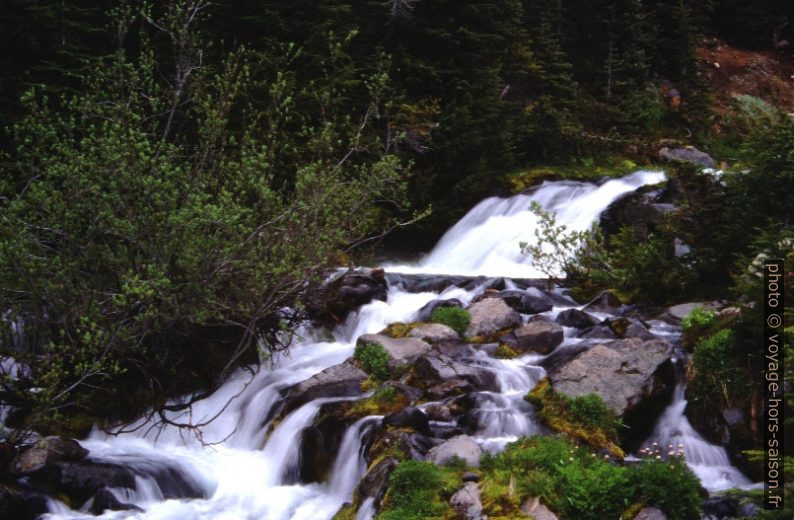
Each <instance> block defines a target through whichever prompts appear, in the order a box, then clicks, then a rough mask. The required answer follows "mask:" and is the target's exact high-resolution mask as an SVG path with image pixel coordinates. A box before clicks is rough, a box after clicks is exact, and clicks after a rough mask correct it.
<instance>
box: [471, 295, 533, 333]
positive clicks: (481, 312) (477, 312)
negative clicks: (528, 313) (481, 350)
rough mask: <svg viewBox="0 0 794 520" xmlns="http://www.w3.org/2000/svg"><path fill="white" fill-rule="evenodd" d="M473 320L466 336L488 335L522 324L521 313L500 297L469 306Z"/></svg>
mask: <svg viewBox="0 0 794 520" xmlns="http://www.w3.org/2000/svg"><path fill="white" fill-rule="evenodd" d="M469 314H470V315H471V321H470V322H469V326H468V328H467V329H466V333H465V336H466V337H469V338H473V337H475V336H480V337H487V336H491V335H493V334H495V333H496V332H499V331H500V330H504V329H509V328H512V327H515V326H517V325H520V324H521V315H520V314H518V313H517V312H516V311H514V310H513V309H511V308H510V307H508V306H507V304H506V303H505V302H504V301H503V300H501V299H499V298H486V299H484V300H481V301H479V302H477V303H474V304H472V305H471V307H469Z"/></svg>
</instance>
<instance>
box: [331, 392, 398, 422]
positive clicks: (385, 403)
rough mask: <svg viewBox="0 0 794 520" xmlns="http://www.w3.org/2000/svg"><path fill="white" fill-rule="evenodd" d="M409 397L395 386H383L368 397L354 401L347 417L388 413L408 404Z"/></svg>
mask: <svg viewBox="0 0 794 520" xmlns="http://www.w3.org/2000/svg"><path fill="white" fill-rule="evenodd" d="M408 404H409V402H408V397H407V396H406V395H405V394H403V393H402V392H398V391H397V390H396V389H395V388H394V387H393V386H382V387H380V388H378V389H377V390H375V393H374V394H373V395H372V396H371V397H369V398H367V399H360V400H358V401H354V402H353V404H352V405H351V407H350V409H349V410H348V412H347V413H346V414H345V415H346V416H347V417H356V418H360V417H366V416H367V415H388V414H390V413H394V412H397V411H399V410H402V409H403V408H405V407H406V406H408Z"/></svg>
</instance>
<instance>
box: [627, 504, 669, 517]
mask: <svg viewBox="0 0 794 520" xmlns="http://www.w3.org/2000/svg"><path fill="white" fill-rule="evenodd" d="M634 520H667V515H666V514H664V511H662V510H661V509H659V508H657V507H646V508H643V509H641V510H640V512H639V513H637V516H635V517H634Z"/></svg>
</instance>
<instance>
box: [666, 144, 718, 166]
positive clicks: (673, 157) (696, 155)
mask: <svg viewBox="0 0 794 520" xmlns="http://www.w3.org/2000/svg"><path fill="white" fill-rule="evenodd" d="M659 158H660V159H663V160H665V161H667V162H675V163H691V164H694V165H696V166H702V167H703V168H715V167H716V166H717V163H716V162H714V159H713V158H712V157H711V156H710V155H709V154H707V153H706V152H701V151H700V150H698V149H697V148H695V147H694V146H681V147H677V148H668V147H664V148H662V149H661V150H659Z"/></svg>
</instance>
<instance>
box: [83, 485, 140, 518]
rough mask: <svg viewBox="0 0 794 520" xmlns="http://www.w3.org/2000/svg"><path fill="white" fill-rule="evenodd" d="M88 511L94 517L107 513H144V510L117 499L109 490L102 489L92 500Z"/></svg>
mask: <svg viewBox="0 0 794 520" xmlns="http://www.w3.org/2000/svg"><path fill="white" fill-rule="evenodd" d="M88 510H89V511H90V512H91V514H92V515H101V514H102V513H103V512H105V511H108V510H110V511H138V512H141V513H142V512H143V509H141V508H140V507H138V506H136V505H134V504H127V503H124V502H122V501H121V500H119V499H118V498H116V495H114V494H113V493H112V492H111V491H110V490H109V489H108V488H104V487H103V488H102V489H100V490H99V491H97V492H96V494H95V495H94V497H93V498H92V499H91V504H90V506H89V507H88Z"/></svg>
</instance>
